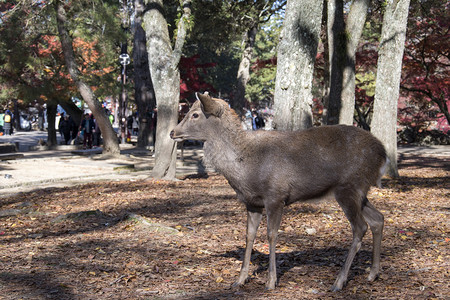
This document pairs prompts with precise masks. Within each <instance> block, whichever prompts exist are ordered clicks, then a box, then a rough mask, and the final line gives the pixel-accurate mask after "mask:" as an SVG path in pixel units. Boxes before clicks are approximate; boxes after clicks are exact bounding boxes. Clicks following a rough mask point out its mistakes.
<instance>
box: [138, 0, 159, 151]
mask: <svg viewBox="0 0 450 300" xmlns="http://www.w3.org/2000/svg"><path fill="white" fill-rule="evenodd" d="M134 13H135V17H134V28H133V33H134V40H133V64H134V101H135V102H136V106H137V110H138V113H139V131H138V132H139V135H138V142H137V145H138V147H141V148H144V147H147V146H148V145H150V143H153V142H154V141H153V134H152V132H151V129H152V128H151V126H150V123H151V114H152V112H153V109H154V108H155V106H156V99H155V91H154V90H153V84H152V80H151V77H150V69H149V64H148V53H147V48H146V41H147V39H146V37H145V31H144V29H143V28H142V17H143V15H144V0H134Z"/></svg>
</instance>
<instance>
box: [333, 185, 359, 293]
mask: <svg viewBox="0 0 450 300" xmlns="http://www.w3.org/2000/svg"><path fill="white" fill-rule="evenodd" d="M335 196H336V201H337V202H338V203H339V205H340V206H341V207H342V209H343V210H344V213H345V216H346V217H347V219H348V220H349V222H350V224H351V227H352V231H353V241H352V244H351V246H350V249H349V251H348V254H347V258H346V259H345V263H344V266H343V267H342V269H341V271H340V272H339V274H338V276H337V278H336V281H335V282H334V284H333V286H332V288H331V290H332V291H339V290H341V289H342V288H343V286H344V284H345V283H346V281H347V276H348V272H349V270H350V266H351V265H352V262H353V259H354V258H355V255H356V253H358V251H359V249H360V248H361V242H362V238H363V237H364V234H365V233H366V231H367V223H366V222H365V220H364V217H363V213H362V202H363V201H362V197H361V193H360V192H359V191H358V190H356V189H354V188H352V187H345V188H344V187H343V188H338V189H336V191H335Z"/></svg>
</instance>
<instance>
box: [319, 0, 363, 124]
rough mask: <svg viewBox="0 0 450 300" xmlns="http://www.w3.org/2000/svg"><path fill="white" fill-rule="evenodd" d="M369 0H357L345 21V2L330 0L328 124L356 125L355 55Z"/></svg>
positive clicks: (328, 17)
mask: <svg viewBox="0 0 450 300" xmlns="http://www.w3.org/2000/svg"><path fill="white" fill-rule="evenodd" d="M369 3H370V0H353V2H352V4H351V6H350V12H349V14H348V16H347V20H346V22H345V20H344V1H343V0H328V6H327V12H328V16H327V28H328V29H327V31H328V49H329V60H330V64H329V65H330V91H329V94H328V107H327V115H326V121H327V124H338V123H340V124H348V125H351V124H353V115H354V110H355V109H354V107H355V65H356V55H355V54H356V49H357V46H358V43H359V40H360V37H361V34H362V31H363V28H364V23H365V20H366V15H367V11H368V8H369Z"/></svg>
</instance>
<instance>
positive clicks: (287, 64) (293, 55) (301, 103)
mask: <svg viewBox="0 0 450 300" xmlns="http://www.w3.org/2000/svg"><path fill="white" fill-rule="evenodd" d="M322 7H323V2H322V1H319V2H316V1H307V0H288V1H287V7H286V17H285V20H284V23H283V29H282V31H281V39H280V43H279V45H278V60H277V75H276V76H277V77H276V82H275V97H274V108H275V116H274V123H275V127H276V129H281V130H299V129H305V128H308V127H311V126H312V110H311V107H312V92H311V91H312V78H313V71H314V62H315V59H316V54H317V46H318V43H319V34H320V24H321V19H322Z"/></svg>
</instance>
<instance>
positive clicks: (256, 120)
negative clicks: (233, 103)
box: [252, 111, 266, 130]
mask: <svg viewBox="0 0 450 300" xmlns="http://www.w3.org/2000/svg"><path fill="white" fill-rule="evenodd" d="M264 126H266V124H265V123H264V119H263V118H261V117H260V116H259V115H258V113H257V112H256V111H254V112H252V128H253V130H258V129H261V128H264Z"/></svg>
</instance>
